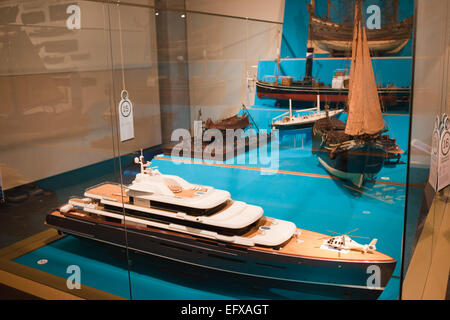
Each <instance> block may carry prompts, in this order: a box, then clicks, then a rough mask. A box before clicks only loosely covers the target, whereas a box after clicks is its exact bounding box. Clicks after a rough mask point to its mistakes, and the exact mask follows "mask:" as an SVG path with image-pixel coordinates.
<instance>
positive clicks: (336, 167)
mask: <svg viewBox="0 0 450 320" xmlns="http://www.w3.org/2000/svg"><path fill="white" fill-rule="evenodd" d="M361 7H362V5H361V0H358V1H356V6H355V23H354V32H353V43H352V61H351V69H350V83H349V95H348V110H349V111H348V119H347V123H346V124H345V125H344V124H343V123H342V122H340V121H339V120H337V119H333V121H331V119H329V118H326V119H323V120H319V121H317V122H316V124H315V126H314V128H313V139H314V142H315V144H316V145H319V146H320V148H319V161H320V163H321V164H322V165H323V166H324V167H325V168H326V169H327V170H328V171H329V172H330V173H331V174H333V175H335V176H338V177H340V178H344V179H350V180H351V181H352V182H353V183H354V184H356V185H357V186H361V185H362V183H363V181H364V179H372V178H373V177H374V176H375V175H376V174H377V173H378V172H379V171H380V170H381V168H382V167H383V163H384V161H385V160H386V158H397V159H398V158H399V157H400V154H401V153H403V151H402V150H400V149H399V147H398V146H397V144H396V142H395V140H394V139H390V138H389V136H388V135H386V134H384V133H385V132H386V131H387V129H385V124H384V120H383V116H382V114H381V106H380V102H379V99H378V93H377V85H376V82H375V75H374V72H373V68H372V62H371V58H370V52H369V46H368V42H367V36H366V31H365V28H364V27H363V24H362V11H361Z"/></svg>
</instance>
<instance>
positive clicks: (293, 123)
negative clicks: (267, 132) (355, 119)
mask: <svg viewBox="0 0 450 320" xmlns="http://www.w3.org/2000/svg"><path fill="white" fill-rule="evenodd" d="M343 111H344V109H336V110H328V105H326V106H325V110H324V111H320V96H319V95H318V96H317V107H316V108H311V109H304V110H302V111H301V112H299V111H297V112H296V115H294V114H293V112H292V100H290V99H289V112H286V113H283V114H282V115H279V116H277V117H275V118H273V120H272V130H275V129H279V130H290V129H303V128H311V127H312V126H313V125H314V123H315V122H316V121H318V120H320V119H324V118H326V117H335V116H337V115H339V114H340V113H342V112H343ZM305 112H310V113H309V114H305Z"/></svg>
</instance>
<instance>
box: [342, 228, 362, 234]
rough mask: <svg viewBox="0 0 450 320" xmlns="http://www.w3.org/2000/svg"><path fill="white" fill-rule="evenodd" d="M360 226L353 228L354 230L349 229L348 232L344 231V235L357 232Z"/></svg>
mask: <svg viewBox="0 0 450 320" xmlns="http://www.w3.org/2000/svg"><path fill="white" fill-rule="evenodd" d="M358 229H359V228H356V229H354V230H352V231H349V232H347V233H344V234H343V235H347V234H350V233H352V232H355V231H356V230H358Z"/></svg>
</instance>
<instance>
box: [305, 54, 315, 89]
mask: <svg viewBox="0 0 450 320" xmlns="http://www.w3.org/2000/svg"><path fill="white" fill-rule="evenodd" d="M313 58H314V48H308V49H306V67H305V78H304V79H303V80H304V81H311V80H312V67H313Z"/></svg>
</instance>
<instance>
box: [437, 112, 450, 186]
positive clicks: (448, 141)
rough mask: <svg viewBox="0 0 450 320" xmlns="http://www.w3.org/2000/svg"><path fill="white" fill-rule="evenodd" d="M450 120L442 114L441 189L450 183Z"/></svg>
mask: <svg viewBox="0 0 450 320" xmlns="http://www.w3.org/2000/svg"><path fill="white" fill-rule="evenodd" d="M449 151H450V121H449V119H448V117H447V115H446V114H444V115H443V116H442V124H441V138H440V142H439V159H438V186H437V191H440V190H442V189H444V188H445V187H447V186H448V185H449V184H450V152H449Z"/></svg>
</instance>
